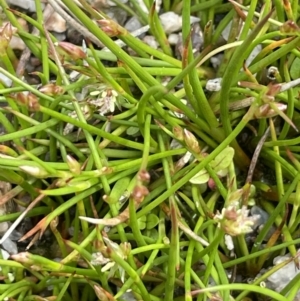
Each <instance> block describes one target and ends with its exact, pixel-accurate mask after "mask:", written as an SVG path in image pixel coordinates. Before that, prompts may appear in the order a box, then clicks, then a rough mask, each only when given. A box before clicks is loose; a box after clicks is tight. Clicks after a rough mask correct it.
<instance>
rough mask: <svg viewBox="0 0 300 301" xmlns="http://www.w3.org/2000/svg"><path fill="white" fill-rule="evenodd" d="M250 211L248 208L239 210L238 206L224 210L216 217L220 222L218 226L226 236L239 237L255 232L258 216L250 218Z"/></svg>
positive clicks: (244, 207)
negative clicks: (254, 227)
mask: <svg viewBox="0 0 300 301" xmlns="http://www.w3.org/2000/svg"><path fill="white" fill-rule="evenodd" d="M249 212H250V210H248V209H247V207H246V206H243V207H242V208H241V209H238V208H237V207H236V206H229V207H227V208H223V209H222V212H221V213H219V212H218V213H217V214H216V215H215V217H214V219H215V220H217V221H218V226H219V228H221V229H222V230H223V231H224V232H225V233H226V234H229V235H231V236H237V235H241V234H246V233H250V232H252V231H253V229H252V227H253V226H254V223H255V220H256V218H257V217H256V216H248V215H249Z"/></svg>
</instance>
